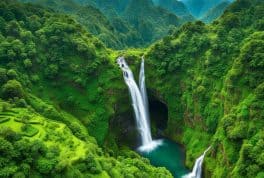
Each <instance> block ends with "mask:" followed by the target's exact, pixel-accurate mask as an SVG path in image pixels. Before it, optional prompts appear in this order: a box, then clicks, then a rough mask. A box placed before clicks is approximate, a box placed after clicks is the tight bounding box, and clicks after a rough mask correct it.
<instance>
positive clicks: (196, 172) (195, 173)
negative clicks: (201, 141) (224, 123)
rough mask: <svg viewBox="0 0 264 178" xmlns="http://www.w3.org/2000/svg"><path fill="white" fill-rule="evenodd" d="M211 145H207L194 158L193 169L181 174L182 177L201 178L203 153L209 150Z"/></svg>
mask: <svg viewBox="0 0 264 178" xmlns="http://www.w3.org/2000/svg"><path fill="white" fill-rule="evenodd" d="M210 148H211V146H210V147H208V148H207V149H206V150H205V151H204V153H203V154H202V155H201V156H200V157H199V158H197V159H196V161H195V164H194V167H193V170H192V172H191V173H190V174H187V175H185V176H183V178H201V177H202V165H203V160H204V157H205V154H206V153H207V152H208V151H209V150H210Z"/></svg>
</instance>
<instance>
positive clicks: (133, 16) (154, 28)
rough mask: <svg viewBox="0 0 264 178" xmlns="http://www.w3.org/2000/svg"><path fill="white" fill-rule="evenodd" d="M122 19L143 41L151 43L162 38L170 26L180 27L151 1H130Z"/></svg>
mask: <svg viewBox="0 0 264 178" xmlns="http://www.w3.org/2000/svg"><path fill="white" fill-rule="evenodd" d="M123 17H124V18H125V19H126V20H127V21H128V22H129V23H130V24H132V25H133V26H134V27H135V28H136V29H137V30H138V31H139V33H140V34H141V36H142V38H143V40H144V41H147V42H153V41H155V40H157V39H159V38H160V37H162V36H164V35H165V34H166V33H167V32H168V30H169V27H170V26H172V27H173V26H178V25H180V22H179V19H178V17H177V16H175V15H174V14H172V13H169V12H168V11H166V10H165V9H161V8H158V7H155V6H154V4H153V2H152V1H151V0H143V1H142V0H131V2H130V3H129V4H128V6H127V7H126V10H125V11H124V14H123Z"/></svg>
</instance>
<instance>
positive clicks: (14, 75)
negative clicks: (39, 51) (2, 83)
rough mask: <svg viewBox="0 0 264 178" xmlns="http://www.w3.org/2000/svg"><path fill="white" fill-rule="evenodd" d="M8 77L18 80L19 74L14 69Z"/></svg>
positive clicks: (9, 71)
mask: <svg viewBox="0 0 264 178" xmlns="http://www.w3.org/2000/svg"><path fill="white" fill-rule="evenodd" d="M7 76H8V78H9V79H16V78H17V72H16V71H15V70H14V69H10V70H8V71H7Z"/></svg>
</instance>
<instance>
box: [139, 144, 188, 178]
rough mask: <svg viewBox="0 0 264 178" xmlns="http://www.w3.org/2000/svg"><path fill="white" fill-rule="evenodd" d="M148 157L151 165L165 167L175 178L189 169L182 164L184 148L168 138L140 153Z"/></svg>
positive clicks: (178, 177)
mask: <svg viewBox="0 0 264 178" xmlns="http://www.w3.org/2000/svg"><path fill="white" fill-rule="evenodd" d="M140 154H141V155H142V156H144V157H146V158H148V159H149V160H150V162H151V164H152V165H154V166H159V167H166V168H167V169H168V170H169V171H170V172H171V173H172V175H173V176H174V177H175V178H180V177H182V176H183V175H185V174H187V173H189V172H190V171H189V170H188V169H187V168H186V167H185V166H184V150H183V149H182V148H181V146H180V145H179V144H177V143H175V142H172V141H170V140H168V139H163V144H162V145H160V146H159V147H157V148H156V149H155V150H153V151H151V152H149V153H144V152H143V153H142V152H141V153H140Z"/></svg>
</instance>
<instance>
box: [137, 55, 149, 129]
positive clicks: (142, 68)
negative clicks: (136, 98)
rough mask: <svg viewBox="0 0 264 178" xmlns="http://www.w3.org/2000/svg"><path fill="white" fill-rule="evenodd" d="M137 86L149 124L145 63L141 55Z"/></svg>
mask: <svg viewBox="0 0 264 178" xmlns="http://www.w3.org/2000/svg"><path fill="white" fill-rule="evenodd" d="M139 88H140V92H141V95H142V99H143V102H144V106H145V110H146V115H147V122H148V124H149V123H150V121H149V107H148V105H149V104H148V94H147V89H146V83H145V63H144V57H143V56H142V58H141V65H140V72H139ZM149 125H150V124H149Z"/></svg>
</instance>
